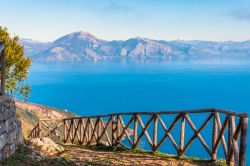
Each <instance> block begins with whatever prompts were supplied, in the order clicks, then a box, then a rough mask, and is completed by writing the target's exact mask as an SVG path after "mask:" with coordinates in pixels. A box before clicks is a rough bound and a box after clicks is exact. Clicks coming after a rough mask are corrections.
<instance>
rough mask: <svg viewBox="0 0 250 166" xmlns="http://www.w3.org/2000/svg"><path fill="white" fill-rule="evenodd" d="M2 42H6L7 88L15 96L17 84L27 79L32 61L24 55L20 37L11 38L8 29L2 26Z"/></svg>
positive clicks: (0, 37) (0, 39) (0, 27)
mask: <svg viewBox="0 0 250 166" xmlns="http://www.w3.org/2000/svg"><path fill="white" fill-rule="evenodd" d="M0 41H4V42H5V56H6V63H5V67H6V69H5V70H6V73H5V78H6V81H5V82H6V84H5V88H6V91H7V92H9V93H12V94H13V93H14V92H16V90H17V84H18V83H19V82H22V81H24V80H25V78H26V77H27V75H28V69H29V67H30V65H31V59H30V58H28V57H26V56H25V55H24V48H23V46H22V45H21V44H20V43H19V38H18V36H16V35H14V36H13V37H11V36H10V34H9V33H8V31H7V28H6V27H2V26H0Z"/></svg>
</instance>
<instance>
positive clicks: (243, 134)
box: [239, 117, 248, 166]
mask: <svg viewBox="0 0 250 166" xmlns="http://www.w3.org/2000/svg"><path fill="white" fill-rule="evenodd" d="M247 128H248V118H247V117H244V118H242V126H241V136H240V154H239V158H240V159H239V160H240V162H239V165H240V166H246V148H247Z"/></svg>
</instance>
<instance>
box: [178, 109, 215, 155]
mask: <svg viewBox="0 0 250 166" xmlns="http://www.w3.org/2000/svg"><path fill="white" fill-rule="evenodd" d="M184 116H185V118H186V120H187V122H188V123H189V125H190V126H191V128H192V129H193V131H194V135H193V136H192V137H191V139H190V140H189V141H188V143H187V144H186V146H185V147H184V149H183V150H182V151H180V153H179V156H182V155H184V154H185V152H186V151H187V149H188V148H189V146H190V145H191V143H192V142H193V141H194V139H195V138H196V137H198V138H199V140H200V142H201V144H202V145H203V147H204V148H205V150H206V151H207V152H208V154H209V155H210V156H212V151H211V150H210V149H209V147H208V145H207V144H206V142H205V140H204V139H203V138H202V136H201V135H200V132H201V131H202V130H203V129H204V128H205V127H206V125H207V124H208V122H209V121H210V120H211V118H212V117H213V116H214V114H213V113H211V114H210V115H209V116H208V118H207V119H206V120H205V122H204V123H203V124H202V125H201V127H200V128H199V130H197V128H196V126H195V125H194V123H193V122H192V120H191V119H190V117H189V116H188V115H187V114H185V115H184Z"/></svg>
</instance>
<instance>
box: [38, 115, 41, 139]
mask: <svg viewBox="0 0 250 166" xmlns="http://www.w3.org/2000/svg"><path fill="white" fill-rule="evenodd" d="M41 131H42V128H41V121H40V119H39V122H38V137H41Z"/></svg>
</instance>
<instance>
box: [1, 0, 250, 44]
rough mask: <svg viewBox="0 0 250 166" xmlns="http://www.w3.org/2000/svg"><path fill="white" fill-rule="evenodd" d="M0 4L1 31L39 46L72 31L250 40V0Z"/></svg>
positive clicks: (25, 0) (18, 0)
mask: <svg viewBox="0 0 250 166" xmlns="http://www.w3.org/2000/svg"><path fill="white" fill-rule="evenodd" d="M0 1H1V9H0V25H2V26H7V27H8V28H9V31H10V32H11V33H12V34H14V33H15V34H17V35H19V36H20V37H26V38H32V39H36V40H40V41H53V40H55V39H56V38H58V37H60V36H62V35H65V34H68V33H71V32H75V31H87V32H89V33H91V34H93V35H95V36H97V37H98V38H102V39H105V40H113V39H117V40H118V39H128V38H131V37H136V36H141V37H147V38H154V39H164V40H175V39H188V40H191V39H201V40H217V41H223V40H249V39H250V0H0Z"/></svg>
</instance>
